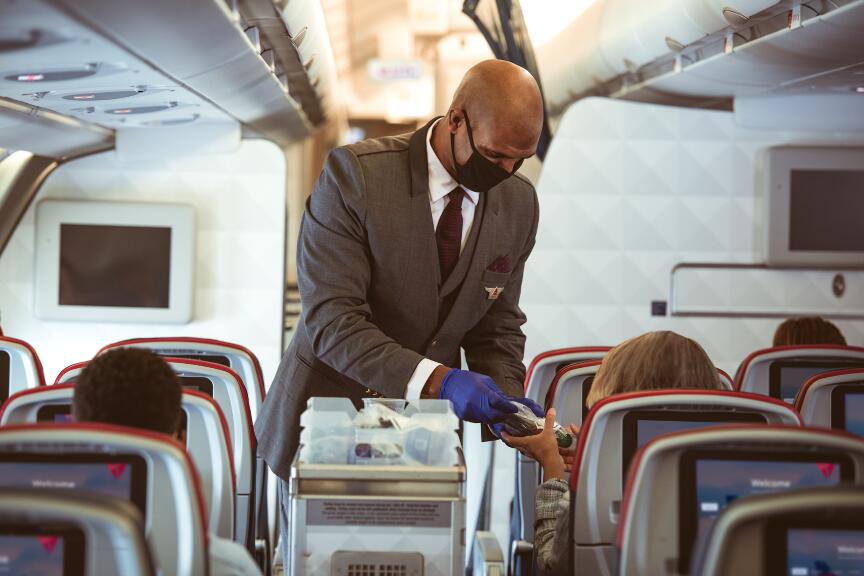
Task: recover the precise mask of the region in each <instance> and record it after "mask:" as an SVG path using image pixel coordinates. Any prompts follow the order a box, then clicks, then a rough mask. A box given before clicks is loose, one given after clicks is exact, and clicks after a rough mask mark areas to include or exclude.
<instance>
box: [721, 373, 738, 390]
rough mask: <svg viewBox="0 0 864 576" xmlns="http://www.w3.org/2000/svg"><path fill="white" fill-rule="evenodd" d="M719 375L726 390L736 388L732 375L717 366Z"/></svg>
mask: <svg viewBox="0 0 864 576" xmlns="http://www.w3.org/2000/svg"><path fill="white" fill-rule="evenodd" d="M717 377H718V378H720V383H721V384H723V387H724V388H726V390H734V389H735V383H734V382H733V380H732V377H731V376H729V373H728V372H726V371H725V370H723V369H722V368H717Z"/></svg>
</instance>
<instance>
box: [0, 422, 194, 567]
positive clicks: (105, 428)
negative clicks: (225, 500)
mask: <svg viewBox="0 0 864 576" xmlns="http://www.w3.org/2000/svg"><path fill="white" fill-rule="evenodd" d="M28 430H57V431H61V430H62V431H64V432H68V431H70V430H72V431H74V430H91V431H95V432H108V433H111V434H117V435H119V436H131V437H138V438H147V439H148V440H153V441H156V442H161V443H163V444H167V445H170V446H172V447H174V448H176V449H177V450H178V451H179V452H180V453H181V454H182V459H183V461H184V462H185V464H186V468H187V469H188V470H189V471H190V476H191V479H192V487H193V490H194V491H195V502H196V505H197V506H198V518H199V520H200V524H201V526H200V528H201V533H202V534H203V536H204V546H205V548H206V546H207V545H208V544H209V541H210V538H209V537H210V535H209V532H208V530H207V526H209V519H208V517H207V508H206V507H205V506H204V493H203V491H202V488H201V479H200V478H199V477H198V471H197V470H196V469H195V466H194V465H193V464H192V459H191V458H190V456H189V454H188V453H187V452H186V449H185V448H184V447H183V446H181V445H180V443H179V442H178V441H177V440H175V439H174V438H172V437H171V436H168V435H167V434H160V433H158V432H151V431H150V430H142V429H140V428H129V427H127V426H116V425H113V424H101V423H96V422H74V423H70V424H54V423H44V424H13V425H11V426H4V427H3V428H0V436H2V435H3V434H7V433H12V432H25V431H28ZM204 558H205V561H206V558H207V553H206V550H205V553H204Z"/></svg>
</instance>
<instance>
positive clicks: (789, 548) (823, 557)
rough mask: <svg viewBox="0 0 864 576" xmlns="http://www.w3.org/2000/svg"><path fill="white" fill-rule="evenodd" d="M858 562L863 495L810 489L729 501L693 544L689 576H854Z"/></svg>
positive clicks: (863, 547) (863, 538) (862, 554)
mask: <svg viewBox="0 0 864 576" xmlns="http://www.w3.org/2000/svg"><path fill="white" fill-rule="evenodd" d="M862 561H864V490H862V489H861V488H854V487H850V488H814V489H811V490H793V491H791V492H783V493H779V494H766V495H764V496H751V497H750V498H747V499H746V500H741V501H740V502H733V503H732V504H731V505H730V506H729V508H727V509H726V510H725V511H724V512H723V513H722V514H721V515H720V516H719V517H718V518H717V521H716V522H715V523H714V525H713V526H712V527H711V528H710V530H709V531H708V532H706V533H705V534H704V535H703V537H702V538H700V539H699V543H698V544H697V547H696V550H695V552H694V557H693V563H692V564H691V567H690V573H691V574H700V575H702V576H761V575H763V574H791V575H792V576H798V575H801V576H806V575H809V574H817V573H820V574H855V573H860V569H861V563H862Z"/></svg>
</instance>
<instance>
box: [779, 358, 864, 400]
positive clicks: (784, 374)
mask: <svg viewBox="0 0 864 576" xmlns="http://www.w3.org/2000/svg"><path fill="white" fill-rule="evenodd" d="M849 368H864V363H862V362H855V361H848V360H831V359H825V360H778V361H776V362H773V363H772V364H771V368H770V369H769V376H768V386H769V394H771V396H773V397H774V398H779V399H781V400H783V401H784V402H786V403H787V404H794V403H795V396H796V395H797V394H798V391H799V390H800V389H801V388H802V387H803V386H804V383H805V382H807V380H809V379H810V378H812V377H813V376H816V375H818V374H822V373H824V372H832V371H834V370H846V369H849Z"/></svg>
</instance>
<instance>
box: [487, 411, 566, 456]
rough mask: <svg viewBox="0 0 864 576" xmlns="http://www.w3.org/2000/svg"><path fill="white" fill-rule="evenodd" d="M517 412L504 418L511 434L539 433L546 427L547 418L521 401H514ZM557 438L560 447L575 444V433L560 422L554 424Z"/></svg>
mask: <svg viewBox="0 0 864 576" xmlns="http://www.w3.org/2000/svg"><path fill="white" fill-rule="evenodd" d="M513 405H514V406H516V410H517V411H516V412H515V413H513V414H511V415H510V416H509V417H508V418H507V419H506V420H504V430H505V431H506V432H507V433H508V434H510V435H511V436H533V435H534V434H539V433H540V432H542V431H543V429H544V428H545V427H546V420H545V419H543V418H540V417H538V416H536V415H535V414H534V412H532V411H531V409H530V408H528V406H525V405H524V404H522V403H519V402H513ZM553 429H554V431H555V439H556V441H557V442H558V447H559V448H570V447H571V446H572V445H573V435H572V434H570V432H568V431H567V430H566V429H565V428H564V427H563V426H561V425H560V424H559V423H557V422H556V423H555V426H554V428H553Z"/></svg>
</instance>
